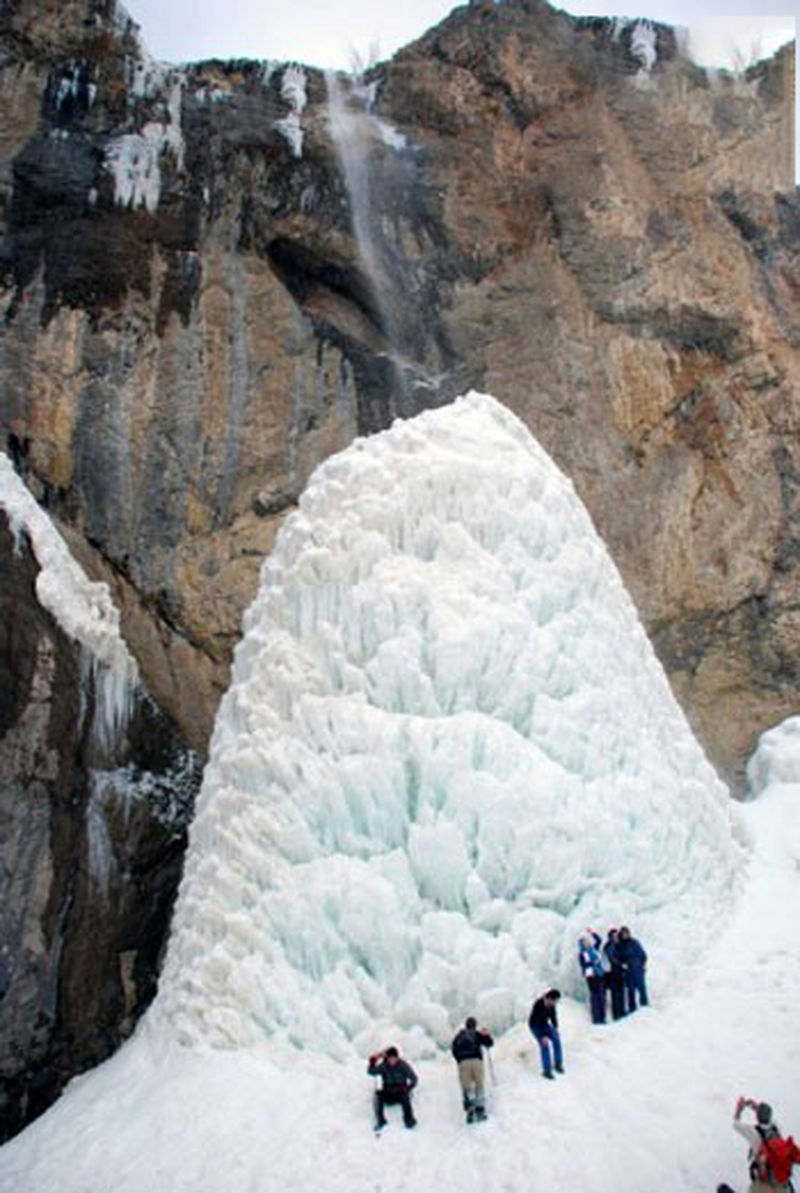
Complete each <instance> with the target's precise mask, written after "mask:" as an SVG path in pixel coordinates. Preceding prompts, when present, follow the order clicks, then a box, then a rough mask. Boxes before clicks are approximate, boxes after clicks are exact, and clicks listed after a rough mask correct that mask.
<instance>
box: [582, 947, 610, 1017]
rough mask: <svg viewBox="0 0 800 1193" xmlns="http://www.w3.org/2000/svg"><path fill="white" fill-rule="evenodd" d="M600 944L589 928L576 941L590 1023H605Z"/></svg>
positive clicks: (604, 996) (602, 966) (603, 980)
mask: <svg viewBox="0 0 800 1193" xmlns="http://www.w3.org/2000/svg"><path fill="white" fill-rule="evenodd" d="M600 944H601V939H600V937H599V936H598V934H597V933H596V932H593V931H592V930H591V928H587V929H586V931H585V932H584V934H583V936H581V937H580V939H579V941H578V964H579V965H580V967H581V973H582V974H583V976H584V979H585V981H586V985H587V987H588V989H589V1008H590V1011H591V1015H592V1023H605V1021H606V981H605V967H604V965H603V957H602V955H601V953H600Z"/></svg>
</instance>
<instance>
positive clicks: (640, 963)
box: [617, 928, 649, 1015]
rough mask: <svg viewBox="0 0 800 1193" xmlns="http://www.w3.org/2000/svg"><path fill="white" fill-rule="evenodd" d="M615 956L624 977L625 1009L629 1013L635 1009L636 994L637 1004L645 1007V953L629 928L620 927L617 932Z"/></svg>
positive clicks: (647, 1000) (646, 1003)
mask: <svg viewBox="0 0 800 1193" xmlns="http://www.w3.org/2000/svg"><path fill="white" fill-rule="evenodd" d="M617 956H618V958H619V963H620V965H621V966H622V971H623V974H624V977H625V1000H626V1010H627V1012H628V1014H629V1015H630V1014H631V1012H632V1011H635V1010H636V999H637V996H638V999H639V1006H640V1007H646V1006H647V1005H648V1002H649V999H648V997H647V977H646V971H647V953H646V952H645V950H644V947H643V946H642V945H641V944H640V943H639V941H638V940H637V939H636V937H635V936H631V932H630V928H620V930H619V932H618V933H617Z"/></svg>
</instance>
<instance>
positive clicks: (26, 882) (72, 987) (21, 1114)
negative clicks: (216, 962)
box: [0, 517, 199, 1141]
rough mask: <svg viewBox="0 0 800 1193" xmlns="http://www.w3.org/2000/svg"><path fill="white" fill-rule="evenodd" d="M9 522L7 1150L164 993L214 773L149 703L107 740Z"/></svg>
mask: <svg viewBox="0 0 800 1193" xmlns="http://www.w3.org/2000/svg"><path fill="white" fill-rule="evenodd" d="M37 572H38V566H37V564H36V562H35V560H34V559H33V558H32V556H31V553H30V551H29V550H28V548H27V545H26V544H25V542H24V540H23V543H22V544H20V549H19V550H18V551H15V549H14V545H13V541H12V536H11V534H10V533H9V530H8V528H7V525H6V522H5V519H4V518H2V517H0V669H2V674H3V677H4V680H3V685H2V694H0V776H1V778H0V856H1V857H2V866H1V867H0V1124H2V1125H1V1126H0V1141H2V1140H3V1139H6V1138H8V1137H9V1136H10V1135H12V1134H14V1133H15V1132H16V1131H17V1130H19V1129H20V1127H22V1126H24V1125H25V1123H26V1122H28V1121H30V1119H31V1118H33V1117H35V1116H36V1115H37V1114H39V1113H40V1112H41V1111H42V1110H44V1109H46V1108H47V1106H48V1105H49V1104H50V1103H51V1102H52V1101H53V1099H54V1098H55V1097H57V1096H58V1094H59V1092H60V1090H61V1088H62V1086H63V1085H64V1083H65V1082H66V1081H67V1080H68V1079H69V1077H71V1076H72V1075H73V1074H74V1073H76V1072H80V1071H81V1070H82V1069H85V1068H88V1067H90V1066H91V1065H94V1064H96V1063H97V1062H98V1061H100V1060H103V1059H104V1058H105V1057H106V1056H108V1055H110V1053H111V1052H112V1051H114V1049H115V1048H116V1047H117V1045H118V1044H119V1043H120V1041H121V1040H123V1039H124V1038H125V1037H126V1035H128V1034H129V1033H130V1031H131V1030H132V1028H133V1025H134V1023H135V1022H136V1019H137V1018H138V1016H139V1015H140V1014H141V1012H142V1010H143V1009H144V1007H145V1006H147V1004H148V1003H149V1001H150V1000H151V998H152V997H153V994H154V993H155V983H156V975H157V972H158V964H159V960H160V955H161V950H162V948H163V944H164V941H165V937H166V931H167V926H168V923H169V912H170V909H171V906H172V902H173V899H174V896H175V892H176V889H177V883H178V880H179V877H180V873H181V864H182V857H183V852H184V849H185V838H186V827H187V824H188V820H189V817H190V814H191V809H192V805H193V798H194V792H195V790H196V788H197V783H198V779H199V762H198V759H197V758H196V756H194V755H192V754H191V752H190V751H188V750H187V749H186V748H185V747H184V746H183V745H182V744H181V741H180V738H179V736H178V735H177V734H176V732H175V729H174V727H172V726H171V725H170V724H169V723H168V722H167V720H166V719H165V717H164V716H163V714H161V713H159V712H158V710H157V709H156V708H155V706H154V704H153V702H152V701H151V700H150V699H149V698H147V697H146V696H145V695H144V694H143V693H139V695H138V697H137V699H136V700H135V703H134V709H133V716H132V719H131V721H130V723H129V725H128V728H127V733H126V735H125V740H124V741H122V740H120V741H118V742H116V743H113V744H112V745H111V747H109V742H108V741H107V740H104V738H103V735H102V734H100V735H98V732H97V729H98V726H97V721H96V716H97V714H98V712H99V710H98V709H97V708H96V705H95V689H94V686H93V683H92V679H91V671H90V670H89V671H87V669H86V665H85V659H82V658H81V654H80V649H79V648H78V647H76V646H75V644H74V643H72V642H71V641H70V640H69V639H68V638H67V637H66V636H65V634H64V633H63V631H62V630H61V629H60V628H59V627H58V625H57V624H56V623H55V621H54V620H53V618H52V617H51V616H50V615H49V614H48V613H47V612H46V611H44V610H43V609H42V608H41V606H40V604H39V602H38V600H37V597H36V593H35V587H34V585H35V579H36V574H37Z"/></svg>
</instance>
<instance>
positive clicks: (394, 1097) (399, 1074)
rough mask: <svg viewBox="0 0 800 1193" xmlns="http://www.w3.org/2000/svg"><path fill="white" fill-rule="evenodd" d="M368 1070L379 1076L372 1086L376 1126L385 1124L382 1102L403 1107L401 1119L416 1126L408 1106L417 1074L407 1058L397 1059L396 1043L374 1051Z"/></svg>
mask: <svg viewBox="0 0 800 1193" xmlns="http://www.w3.org/2000/svg"><path fill="white" fill-rule="evenodd" d="M367 1073H368V1074H369V1075H370V1077H378V1078H380V1085H379V1086H378V1088H377V1089H376V1090H375V1130H376V1131H380V1129H381V1128H382V1127H385V1126H386V1115H385V1114H384V1107H385V1106H394V1105H397V1104H398V1103H399V1104H400V1106H401V1107H402V1109H403V1122H404V1123H405V1125H406V1126H407V1127H416V1125H417V1120H416V1119H415V1118H414V1111H413V1110H412V1109H411V1091H412V1090H413V1088H414V1086H415V1085H416V1084H417V1075H416V1073H415V1072H414V1070H413V1069H412V1068H411V1065H410V1064H408V1062H407V1061H404V1060H401V1059H400V1053H399V1052H398V1051H397V1049H396V1048H395V1047H391V1048H387V1049H386V1050H385V1052H376V1053H374V1054H373V1055H372V1056H371V1057H370V1058H369V1063H368V1065H367Z"/></svg>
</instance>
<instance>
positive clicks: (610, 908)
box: [157, 394, 738, 1058]
mask: <svg viewBox="0 0 800 1193" xmlns="http://www.w3.org/2000/svg"><path fill="white" fill-rule="evenodd" d="M244 629H245V634H244V638H243V641H242V642H241V644H240V646H239V648H238V649H237V652H236V658H235V664H234V671H233V680H232V684H231V688H230V690H229V692H228V693H227V695H226V697H225V699H224V701H223V703H222V705H221V708H220V711H219V714H218V717H217V723H216V728H215V732H214V736H213V740H212V743H211V756H210V762H209V765H208V767H207V769H206V773H205V777H204V783H203V788H202V791H201V793H200V796H199V799H198V805H197V813H196V818H195V822H194V825H193V828H192V845H191V850H190V855H189V858H188V860H187V865H186V870H185V875H184V881H183V885H182V890H181V895H180V899H179V903H178V907H177V911H176V915H175V919H174V926H173V933H172V937H171V942H170V949H169V956H168V960H167V963H166V967H165V971H164V974H163V977H162V982H161V996H160V998H159V1002H158V1011H157V1013H158V1014H159V1015H161V1016H164V1017H165V1018H167V1019H168V1020H169V1022H170V1024H171V1025H172V1026H173V1027H174V1029H175V1030H177V1032H178V1034H179V1036H180V1038H181V1039H187V1040H195V1039H197V1040H199V1039H203V1040H206V1041H210V1042H213V1043H218V1044H223V1045H230V1044H234V1045H240V1044H245V1043H257V1042H258V1041H259V1040H261V1039H263V1038H264V1037H265V1036H271V1037H273V1039H274V1041H275V1042H276V1043H281V1044H285V1045H292V1046H297V1047H300V1048H311V1049H315V1050H317V1049H318V1050H322V1051H327V1052H329V1053H330V1054H331V1055H334V1056H337V1057H340V1058H342V1057H344V1056H346V1055H348V1053H349V1052H350V1051H351V1050H352V1047H353V1045H354V1044H355V1046H356V1047H357V1048H362V1046H363V1045H364V1044H365V1041H366V1039H367V1037H368V1036H370V1034H371V1033H372V1032H373V1031H374V1029H375V1023H376V1021H377V1022H379V1023H381V1024H382V1025H383V1026H384V1027H385V1029H386V1030H388V1031H392V1032H395V1031H397V1030H399V1029H404V1030H405V1031H413V1033H414V1035H415V1038H416V1045H415V1047H416V1048H417V1050H418V1052H419V1053H420V1054H426V1053H430V1052H432V1051H433V1050H434V1048H435V1046H436V1045H440V1046H441V1045H442V1044H444V1043H446V1041H447V1038H448V1036H449V1033H450V1030H451V1024H452V1022H453V1019H454V1017H456V1018H457V1017H458V1016H460V1015H461V1014H463V1013H464V1008H466V1007H470V1006H473V1007H476V1008H477V1010H478V1012H479V1013H481V1014H484V1015H485V1014H488V1013H489V1011H491V1014H492V1018H493V1020H494V1023H493V1026H494V1027H495V1028H496V1029H501V1028H505V1027H506V1026H508V1025H509V1024H510V1023H511V1022H513V1021H514V1020H515V1019H517V1018H518V1017H519V1016H520V1015H521V1014H522V1012H523V1010H524V1008H525V1006H526V1005H527V1003H528V1001H529V995H530V990H531V985H532V984H533V985H537V984H539V983H540V982H545V981H556V982H557V983H558V984H559V985H561V986H563V987H565V988H566V989H569V988H570V986H571V985H573V984H575V985H576V986H577V981H578V975H577V974H576V971H575V966H574V948H575V940H576V938H577V936H578V935H579V933H580V932H581V931H583V929H584V928H585V926H586V925H587V924H593V923H595V922H598V923H601V922H605V923H611V922H613V921H615V920H617V919H620V918H621V919H628V920H635V921H636V923H637V926H638V928H639V930H640V931H642V932H643V933H644V934H645V935H646V936H647V937H648V938H649V939H650V941H651V947H652V949H653V951H654V954H655V957H656V959H657V964H656V966H655V972H656V973H657V974H658V978H657V979H656V981H657V982H666V983H668V982H669V981H671V980H672V979H673V978H674V976H675V974H676V973H679V972H681V971H682V970H683V968H684V967H685V965H686V963H687V961H688V960H691V959H693V958H694V957H695V956H696V955H697V953H698V952H699V951H700V950H701V949H702V948H703V946H704V945H705V943H706V941H707V938H708V933H709V926H710V924H711V923H713V922H714V921H715V920H716V919H717V918H718V917H719V916H721V915H722V914H723V912H724V908H725V906H726V905H727V904H728V903H729V901H730V897H731V890H732V886H733V884H734V880H735V874H736V868H737V858H738V851H737V847H736V846H735V845H734V843H733V841H732V838H731V827H730V818H729V811H728V804H729V801H728V795H727V790H726V789H725V788H724V787H723V786H722V784H721V783H720V782H719V781H718V779H717V778H716V776H715V774H714V772H713V771H712V769H711V767H710V766H709V764H708V763H707V761H706V760H705V757H704V755H703V754H702V752H701V750H700V748H699V747H698V745H697V743H696V742H695V740H694V738H693V737H692V735H691V733H690V731H689V729H688V727H687V724H686V721H685V719H684V717H683V715H682V713H681V712H680V710H679V708H678V706H677V704H676V702H675V700H674V698H673V696H672V693H671V691H670V688H669V686H668V684H667V682H666V679H665V677H664V675H663V672H662V670H661V668H660V666H659V664H658V662H657V660H656V658H655V656H654V654H653V651H652V649H651V647H650V644H649V642H648V640H647V637H646V635H645V633H644V631H643V629H642V627H641V626H640V624H639V621H638V618H637V616H636V613H635V610H634V608H633V605H632V603H631V601H630V599H629V597H628V595H627V593H626V591H625V589H624V587H623V585H622V582H621V580H620V578H619V575H618V573H617V571H616V569H615V568H614V566H613V564H612V562H611V560H610V558H609V556H608V554H607V552H606V550H605V548H604V546H603V544H602V542H601V541H600V539H599V537H598V535H597V534H596V532H595V530H594V528H593V526H592V524H591V522H590V519H589V517H588V515H587V514H586V512H585V510H584V509H583V507H582V505H581V503H580V501H579V500H578V498H577V496H576V495H575V492H574V490H573V488H572V485H571V484H570V483H569V481H567V479H566V478H565V477H564V476H563V475H562V474H561V473H560V472H559V471H558V469H557V468H556V467H555V465H554V464H553V462H552V461H551V460H550V458H549V457H548V456H547V455H546V453H545V452H544V451H543V450H542V449H541V448H540V447H539V446H538V445H537V444H536V443H535V442H534V440H533V439H532V438H531V436H530V435H529V434H528V432H527V431H526V430H525V428H524V427H523V426H522V424H521V423H520V422H518V421H517V420H516V419H515V418H514V417H513V415H511V414H510V413H509V412H508V411H506V410H505V409H504V408H503V407H501V406H500V405H499V404H498V403H496V402H494V401H493V400H492V399H491V398H487V397H485V396H482V395H478V394H472V395H470V396H468V397H467V398H464V399H461V400H459V401H458V402H457V403H455V405H453V406H449V407H447V408H444V409H441V410H437V411H430V412H428V413H426V414H423V415H421V416H419V417H418V418H416V419H414V420H411V421H408V422H399V421H398V422H396V423H395V424H394V426H393V427H392V428H391V430H389V431H387V432H385V433H384V434H382V435H377V436H374V437H373V438H370V439H368V440H359V441H357V442H356V443H355V444H353V445H352V446H351V447H350V448H349V449H348V450H346V451H344V452H342V453H340V454H339V455H337V456H335V457H333V458H332V459H330V460H328V461H327V462H326V463H325V464H324V465H322V466H321V467H320V468H319V469H318V470H317V472H316V473H315V475H314V477H313V478H312V480H311V482H310V483H309V486H308V488H307V489H306V491H305V493H304V494H303V496H302V498H301V500H300V508H299V510H298V511H297V512H296V513H295V514H293V515H292V516H291V517H290V518H289V519H288V520H287V521H286V523H285V525H284V527H283V529H282V532H281V534H280V536H279V540H278V543H277V544H276V548H275V550H274V552H273V555H272V557H271V558H270V560H269V561H268V562H267V565H266V566H265V569H264V572H263V576H262V584H261V589H260V592H259V594H258V596H257V598H256V600H255V601H254V603H253V605H252V606H251V608H250V609H249V611H248V612H247V614H246V617H245V625H244Z"/></svg>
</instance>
